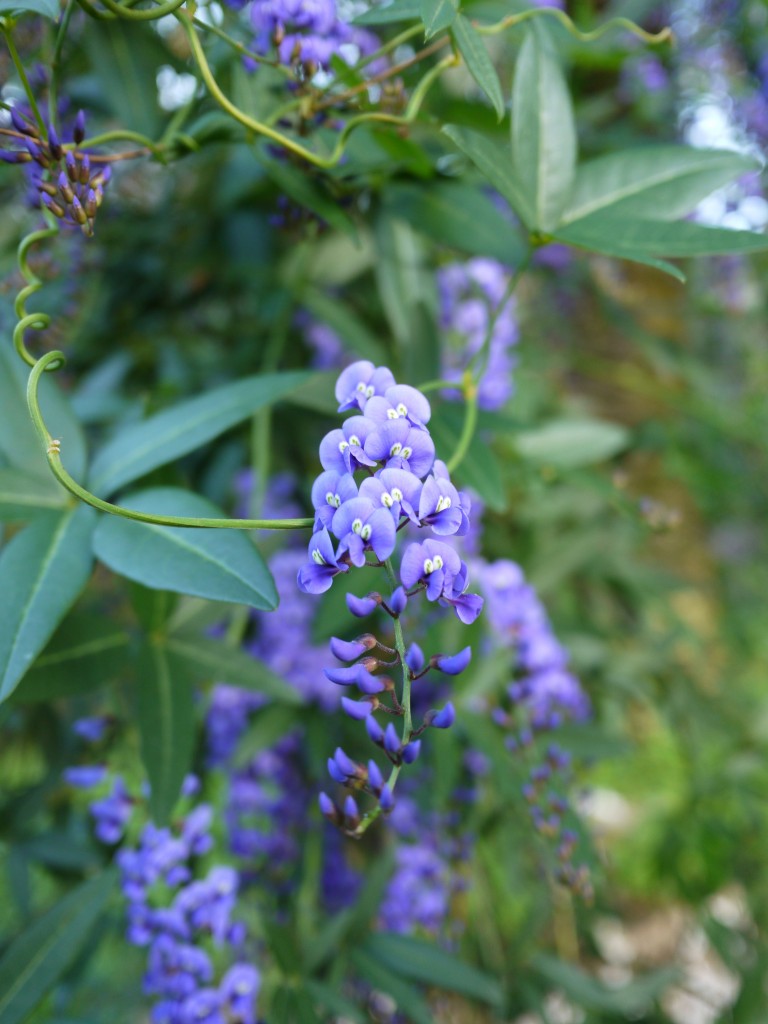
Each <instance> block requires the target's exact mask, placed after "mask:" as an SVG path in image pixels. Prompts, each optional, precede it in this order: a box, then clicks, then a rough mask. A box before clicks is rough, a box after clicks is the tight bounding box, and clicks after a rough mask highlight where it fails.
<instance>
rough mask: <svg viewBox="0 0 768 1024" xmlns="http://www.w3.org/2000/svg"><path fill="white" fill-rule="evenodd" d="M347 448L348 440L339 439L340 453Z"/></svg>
mask: <svg viewBox="0 0 768 1024" xmlns="http://www.w3.org/2000/svg"><path fill="white" fill-rule="evenodd" d="M347 448H349V441H339V451H340V452H342V454H343V453H344V452H345V451H346V450H347Z"/></svg>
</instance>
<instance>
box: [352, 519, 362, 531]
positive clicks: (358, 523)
mask: <svg viewBox="0 0 768 1024" xmlns="http://www.w3.org/2000/svg"><path fill="white" fill-rule="evenodd" d="M362 532H363V520H362V519H361V518H360V517H359V516H358V517H357V519H353V520H352V533H362Z"/></svg>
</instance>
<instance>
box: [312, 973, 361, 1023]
mask: <svg viewBox="0 0 768 1024" xmlns="http://www.w3.org/2000/svg"><path fill="white" fill-rule="evenodd" d="M307 991H308V992H309V994H310V995H311V996H313V997H314V1000H315V1002H316V1003H319V1004H320V1005H321V1006H324V1007H325V1009H326V1010H330V1011H331V1013H333V1014H334V1016H335V1017H337V1018H342V1019H345V1020H351V1021H354V1022H355V1024H370V1019H371V1018H370V1017H369V1015H368V1014H367V1013H366V1012H365V1011H364V1010H361V1009H360V1007H359V1006H357V1005H356V1004H355V1003H353V1002H352V1001H351V1000H350V999H347V998H346V996H344V995H343V994H342V993H341V992H339V990H338V989H336V988H332V987H331V986H330V985H325V984H323V983H322V982H320V981H308V982H307Z"/></svg>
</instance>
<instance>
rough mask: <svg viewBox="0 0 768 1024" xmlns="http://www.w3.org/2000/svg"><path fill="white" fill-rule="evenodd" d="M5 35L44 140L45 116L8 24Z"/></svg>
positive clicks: (4, 31)
mask: <svg viewBox="0 0 768 1024" xmlns="http://www.w3.org/2000/svg"><path fill="white" fill-rule="evenodd" d="M3 35H4V36H5V41H6V43H7V44H8V52H9V53H10V55H11V60H12V61H13V65H14V67H15V68H16V72H17V74H18V76H19V79H20V80H21V85H22V88H23V89H24V92H25V93H26V96H27V99H28V100H29V105H30V107H31V108H32V113H33V114H34V117H35V120H36V121H37V127H38V128H39V129H40V134H41V135H42V136H43V138H45V137H46V134H47V132H46V127H45V121H43V116H42V114H41V113H40V108H39V107H38V105H37V100H36V99H35V94H34V93H33V92H32V86H31V85H30V84H29V79H28V78H27V73H26V71H25V70H24V65H23V63H22V61H21V57H19V51H18V50H17V49H16V44H15V43H14V41H13V36H12V34H11V29H10V27H9V26H8V25H7V24H6V23H3Z"/></svg>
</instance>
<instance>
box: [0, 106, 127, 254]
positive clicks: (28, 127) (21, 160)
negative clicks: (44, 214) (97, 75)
mask: <svg viewBox="0 0 768 1024" xmlns="http://www.w3.org/2000/svg"><path fill="white" fill-rule="evenodd" d="M10 118H11V124H12V126H13V130H14V131H15V133H16V135H15V137H14V136H10V137H11V138H13V139H14V142H15V148H13V149H4V150H0V160H3V161H4V162H5V163H11V164H26V165H28V168H29V173H30V175H31V183H32V186H33V188H34V190H35V191H36V193H37V196H38V202H39V203H41V204H42V205H43V206H44V207H45V208H46V209H47V210H48V211H49V212H50V213H52V214H53V215H54V217H57V218H58V219H59V220H63V221H65V222H67V223H69V224H72V225H75V226H76V227H79V228H80V229H81V231H82V232H83V234H85V235H92V234H93V223H94V218H95V217H96V213H97V211H98V209H99V207H100V206H101V203H102V200H103V198H104V189H105V188H106V186H107V184H108V182H109V179H110V177H111V174H112V171H111V169H110V167H109V165H106V166H103V167H97V168H92V167H91V158H90V156H89V155H88V153H85V152H82V151H81V150H80V149H79V145H80V143H81V142H82V141H83V139H84V138H85V115H84V114H83V112H82V110H81V111H80V113H79V114H78V115H77V117H76V119H75V123H74V127H73V129H72V141H73V143H74V147H73V146H67V147H66V149H65V145H63V144H62V142H61V140H60V139H59V135H58V133H57V131H56V129H55V128H54V126H53V125H52V124H48V125H46V130H45V134H44V135H43V134H42V133H41V131H40V128H39V127H38V125H37V124H35V122H34V121H33V119H32V117H31V116H30V115H29V114H28V113H24V112H23V111H22V109H21V108H20V107H16V106H14V107H11V110H10ZM4 137H5V138H7V137H8V136H4Z"/></svg>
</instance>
